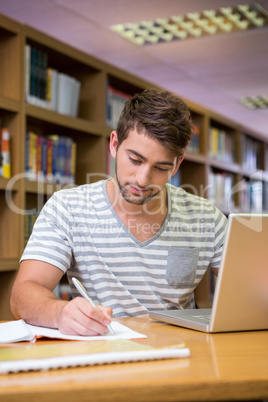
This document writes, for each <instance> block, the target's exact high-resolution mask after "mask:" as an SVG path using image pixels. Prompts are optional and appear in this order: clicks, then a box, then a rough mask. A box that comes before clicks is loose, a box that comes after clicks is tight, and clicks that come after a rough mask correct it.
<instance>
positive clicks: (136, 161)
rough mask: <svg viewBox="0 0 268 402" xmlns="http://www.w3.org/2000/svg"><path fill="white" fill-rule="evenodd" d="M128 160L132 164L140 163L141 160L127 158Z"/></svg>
mask: <svg viewBox="0 0 268 402" xmlns="http://www.w3.org/2000/svg"><path fill="white" fill-rule="evenodd" d="M129 160H130V162H131V163H133V164H134V165H140V164H141V161H140V160H138V159H134V158H131V157H130V158H129Z"/></svg>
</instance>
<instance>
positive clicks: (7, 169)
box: [1, 128, 11, 179]
mask: <svg viewBox="0 0 268 402" xmlns="http://www.w3.org/2000/svg"><path fill="white" fill-rule="evenodd" d="M1 156H2V158H1V162H2V169H1V170H2V176H3V177H5V178H6V179H10V177H11V166H10V133H9V130H8V129H7V128H2V129H1Z"/></svg>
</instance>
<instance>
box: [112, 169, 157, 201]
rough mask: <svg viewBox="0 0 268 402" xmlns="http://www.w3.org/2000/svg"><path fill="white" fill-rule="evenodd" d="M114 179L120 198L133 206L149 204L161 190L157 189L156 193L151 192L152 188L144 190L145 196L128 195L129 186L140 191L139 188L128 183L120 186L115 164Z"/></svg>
mask: <svg viewBox="0 0 268 402" xmlns="http://www.w3.org/2000/svg"><path fill="white" fill-rule="evenodd" d="M115 178H116V181H117V184H118V187H119V190H120V193H121V195H122V197H123V198H124V200H125V201H126V202H128V203H130V204H133V205H145V204H147V202H149V201H150V200H152V199H153V198H154V197H156V196H157V195H158V194H159V193H160V191H161V190H162V188H159V189H157V191H155V192H153V188H152V187H151V188H150V187H148V188H146V190H147V194H146V195H145V196H144V195H142V194H132V193H131V194H130V190H129V189H128V186H129V185H131V186H133V187H136V188H137V189H141V187H140V186H138V185H136V184H130V183H128V182H127V183H126V184H125V185H122V184H121V183H120V181H119V178H118V174H117V164H116V165H115ZM142 190H144V188H142Z"/></svg>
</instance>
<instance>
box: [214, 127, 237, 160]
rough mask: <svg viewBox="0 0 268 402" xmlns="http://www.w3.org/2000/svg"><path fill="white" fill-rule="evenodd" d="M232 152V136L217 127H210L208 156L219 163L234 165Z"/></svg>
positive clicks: (233, 148)
mask: <svg viewBox="0 0 268 402" xmlns="http://www.w3.org/2000/svg"><path fill="white" fill-rule="evenodd" d="M234 151H235V143H234V138H233V136H232V135H231V134H230V133H227V132H226V131H224V130H222V129H219V128H218V127H210V130H209V156H210V157H211V158H213V159H217V160H219V161H221V162H226V163H234V162H235V152H234Z"/></svg>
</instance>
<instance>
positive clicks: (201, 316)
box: [193, 314, 210, 322]
mask: <svg viewBox="0 0 268 402" xmlns="http://www.w3.org/2000/svg"><path fill="white" fill-rule="evenodd" d="M193 318H198V319H199V320H202V321H204V322H209V321H210V314H209V315H205V314H196V315H194V316H193Z"/></svg>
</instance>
